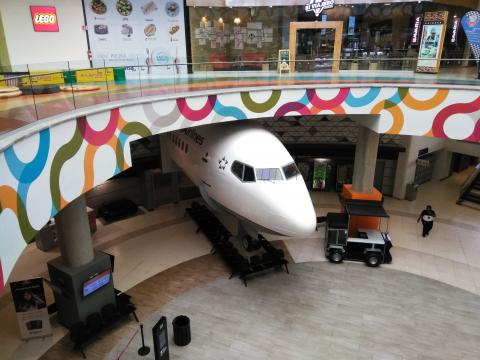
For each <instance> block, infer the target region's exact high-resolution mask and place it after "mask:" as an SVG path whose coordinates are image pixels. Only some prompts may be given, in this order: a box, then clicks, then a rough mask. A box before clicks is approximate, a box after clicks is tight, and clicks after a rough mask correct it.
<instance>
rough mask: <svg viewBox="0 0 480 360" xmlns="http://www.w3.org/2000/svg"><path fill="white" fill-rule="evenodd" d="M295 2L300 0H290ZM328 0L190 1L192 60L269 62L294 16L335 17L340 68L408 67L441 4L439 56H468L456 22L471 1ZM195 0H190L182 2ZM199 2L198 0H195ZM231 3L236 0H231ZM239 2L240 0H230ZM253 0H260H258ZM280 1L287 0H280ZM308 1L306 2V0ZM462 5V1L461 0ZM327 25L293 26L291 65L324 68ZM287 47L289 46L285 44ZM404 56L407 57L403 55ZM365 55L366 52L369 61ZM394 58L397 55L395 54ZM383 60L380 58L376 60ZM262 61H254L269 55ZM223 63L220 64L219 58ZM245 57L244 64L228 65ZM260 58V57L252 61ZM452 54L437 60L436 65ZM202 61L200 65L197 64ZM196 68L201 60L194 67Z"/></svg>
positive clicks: (224, 66)
mask: <svg viewBox="0 0 480 360" xmlns="http://www.w3.org/2000/svg"><path fill="white" fill-rule="evenodd" d="M291 2H292V3H296V4H298V1H291ZM330 2H331V3H333V7H332V8H329V9H327V8H324V9H323V11H322V12H321V13H320V14H319V15H318V16H317V15H316V14H315V13H314V11H308V12H307V11H306V10H305V5H295V6H260V7H246V6H238V7H235V6H233V7H226V6H224V7H205V6H203V7H202V6H189V7H188V13H189V22H190V41H191V52H192V59H193V61H194V62H198V63H203V62H218V63H217V64H215V65H213V66H212V65H210V67H212V69H213V70H242V69H245V70H251V69H259V70H261V69H263V70H265V69H271V70H272V69H275V68H276V60H277V57H278V50H280V49H288V48H289V36H290V23H292V22H315V21H318V22H320V21H321V22H326V21H328V22H330V21H333V22H341V23H342V24H343V29H342V41H341V51H340V52H339V53H340V57H341V59H345V60H344V61H342V62H341V66H340V68H341V69H347V68H358V69H362V68H365V69H368V68H369V66H370V69H371V68H372V65H371V64H372V61H371V60H372V59H374V60H375V61H374V62H373V63H378V65H375V68H377V66H378V68H379V69H413V67H414V66H415V64H416V61H415V60H416V58H417V57H418V53H419V46H420V42H421V36H422V34H421V33H422V24H423V20H424V15H425V13H427V12H438V11H447V12H448V15H447V16H448V18H447V21H446V30H445V41H444V43H443V55H442V57H443V58H444V59H447V58H448V59H462V58H465V57H469V56H470V52H469V49H468V47H467V46H466V45H467V42H466V37H465V33H464V32H463V29H461V26H460V24H459V21H460V19H461V17H462V16H463V15H464V14H465V13H466V12H467V11H469V10H471V8H468V7H464V6H456V5H454V4H458V3H459V2H453V1H451V4H452V5H449V4H440V3H433V2H427V1H420V2H418V1H410V2H409V1H405V2H396V3H388V2H376V3H373V4H370V2H369V4H361V3H359V2H358V1H348V0H347V1H343V3H341V4H340V3H339V1H337V4H335V2H333V1H330ZM192 3H195V1H189V2H188V3H187V4H190V5H191V4H192ZM196 3H200V2H198V1H197V2H196ZM229 3H235V2H234V1H230V2H229ZM236 3H238V2H236ZM257 3H258V2H257ZM282 3H284V4H285V5H287V3H289V1H284V2H282ZM304 3H308V1H304ZM463 3H464V5H468V4H465V1H464V2H463ZM334 32H335V30H333V29H329V28H327V29H299V30H298V31H297V36H296V43H295V53H296V54H295V60H296V61H297V64H296V70H297V71H322V70H328V69H329V68H331V66H332V62H331V61H328V60H327V59H332V58H333V51H334V40H335V39H334ZM290 52H291V53H292V48H291V45H290ZM406 58H409V59H411V60H410V61H407V60H404V59H406ZM366 59H369V60H368V61H367V60H366ZM394 59H398V60H394ZM382 60H384V61H382ZM268 61H270V63H269V65H268V66H266V65H264V64H261V63H260V62H265V63H266V62H268ZM222 62H226V63H222ZM228 62H243V64H235V65H233V64H228ZM254 62H259V63H254ZM451 64H454V65H457V62H456V61H451V62H447V61H445V62H442V67H445V66H449V65H451ZM202 66H203V68H206V67H207V66H206V65H202ZM195 68H196V69H201V68H202V67H201V66H200V65H198V66H196V67H195Z"/></svg>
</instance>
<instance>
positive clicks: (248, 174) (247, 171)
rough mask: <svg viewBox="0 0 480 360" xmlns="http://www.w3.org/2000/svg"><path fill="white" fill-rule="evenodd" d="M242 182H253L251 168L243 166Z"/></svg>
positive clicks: (253, 174) (253, 177) (253, 176)
mask: <svg viewBox="0 0 480 360" xmlns="http://www.w3.org/2000/svg"><path fill="white" fill-rule="evenodd" d="M243 181H255V173H254V171H253V167H251V166H248V165H245V171H244V172H243Z"/></svg>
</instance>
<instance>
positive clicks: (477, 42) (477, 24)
mask: <svg viewBox="0 0 480 360" xmlns="http://www.w3.org/2000/svg"><path fill="white" fill-rule="evenodd" d="M462 27H463V30H464V31H465V34H466V35H467V40H468V43H469V44H470V48H471V49H472V52H473V54H474V56H475V59H477V60H480V13H479V12H478V11H469V12H467V13H466V14H465V15H464V16H463V18H462Z"/></svg>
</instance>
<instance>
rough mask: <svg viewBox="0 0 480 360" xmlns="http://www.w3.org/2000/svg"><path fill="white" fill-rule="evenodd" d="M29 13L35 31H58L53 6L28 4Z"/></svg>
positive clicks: (55, 12)
mask: <svg viewBox="0 0 480 360" xmlns="http://www.w3.org/2000/svg"><path fill="white" fill-rule="evenodd" d="M30 13H31V15H32V23H33V30H34V31H35V32H58V19H57V10H56V9H55V6H30Z"/></svg>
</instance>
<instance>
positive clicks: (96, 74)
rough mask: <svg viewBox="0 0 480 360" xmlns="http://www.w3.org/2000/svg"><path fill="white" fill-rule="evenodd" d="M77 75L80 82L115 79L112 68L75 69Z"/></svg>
mask: <svg viewBox="0 0 480 360" xmlns="http://www.w3.org/2000/svg"><path fill="white" fill-rule="evenodd" d="M75 77H76V79H77V82H78V83H89V82H105V81H113V80H114V76H113V69H112V68H106V69H92V70H77V71H75Z"/></svg>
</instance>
